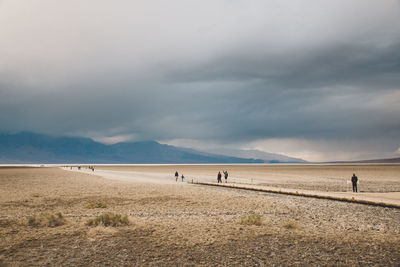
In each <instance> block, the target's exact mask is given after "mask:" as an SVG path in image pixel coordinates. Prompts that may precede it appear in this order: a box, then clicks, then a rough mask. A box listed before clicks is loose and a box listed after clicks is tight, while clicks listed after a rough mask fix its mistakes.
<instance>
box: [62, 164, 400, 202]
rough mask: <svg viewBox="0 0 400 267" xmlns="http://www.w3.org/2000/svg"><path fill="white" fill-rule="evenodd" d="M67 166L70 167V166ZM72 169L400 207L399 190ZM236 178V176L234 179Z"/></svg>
mask: <svg viewBox="0 0 400 267" xmlns="http://www.w3.org/2000/svg"><path fill="white" fill-rule="evenodd" d="M67 170H68V168H67ZM72 171H77V172H80V173H88V174H95V175H97V176H101V177H103V178H107V179H113V180H119V181H129V182H135V183H154V184H178V185H188V183H189V184H190V183H192V182H194V183H201V184H204V185H206V184H210V185H215V186H217V185H221V186H227V187H232V188H233V187H241V188H243V189H246V188H247V189H259V190H265V192H282V193H287V194H293V195H306V196H317V197H326V198H331V199H337V200H348V201H354V202H359V203H361V204H367V203H369V202H370V203H383V204H387V205H388V206H389V205H391V206H398V207H399V208H400V192H388V193H369V192H360V193H353V192H326V191H318V190H305V189H291V188H284V187H274V186H263V185H260V184H257V183H258V181H256V182H253V184H250V183H251V179H246V178H242V179H237V178H236V179H234V181H235V183H222V184H217V183H214V182H213V181H214V180H215V179H213V177H211V176H206V175H202V176H189V177H185V180H184V182H183V183H182V180H181V178H179V179H178V182H176V181H175V178H174V177H171V176H170V175H168V173H159V172H148V171H146V172H145V171H132V170H102V169H100V170H96V171H92V170H90V169H81V170H77V169H76V168H74V169H73V170H72ZM231 180H233V179H231Z"/></svg>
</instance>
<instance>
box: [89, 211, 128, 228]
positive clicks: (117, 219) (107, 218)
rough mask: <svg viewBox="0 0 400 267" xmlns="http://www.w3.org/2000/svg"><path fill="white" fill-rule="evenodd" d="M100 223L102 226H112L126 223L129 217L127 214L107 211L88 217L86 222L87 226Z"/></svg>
mask: <svg viewBox="0 0 400 267" xmlns="http://www.w3.org/2000/svg"><path fill="white" fill-rule="evenodd" d="M100 224H101V225H104V226H114V227H116V226H120V225H128V224H129V219H128V215H121V214H115V213H112V212H109V213H104V214H102V215H100V216H97V217H96V218H94V219H89V220H88V222H87V225H89V226H97V225H100Z"/></svg>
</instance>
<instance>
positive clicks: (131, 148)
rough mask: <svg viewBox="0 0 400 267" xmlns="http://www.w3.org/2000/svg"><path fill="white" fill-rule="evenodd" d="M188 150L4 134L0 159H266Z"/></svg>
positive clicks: (137, 143)
mask: <svg viewBox="0 0 400 267" xmlns="http://www.w3.org/2000/svg"><path fill="white" fill-rule="evenodd" d="M262 162H263V161H262V160H255V159H246V158H240V157H228V156H220V155H212V154H204V153H201V152H196V151H188V150H186V149H181V148H178V147H174V146H169V145H163V144H159V143H157V142H155V141H147V142H125V143H118V144H114V145H105V144H102V143H99V142H95V141H93V140H92V139H89V138H81V137H57V136H48V135H44V134H36V133H29V132H23V133H18V134H0V163H3V164H4V163H6V164H7V163H262Z"/></svg>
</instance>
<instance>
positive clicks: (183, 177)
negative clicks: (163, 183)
mask: <svg viewBox="0 0 400 267" xmlns="http://www.w3.org/2000/svg"><path fill="white" fill-rule="evenodd" d="M181 178H182V182H183V179H185V176H183V174H182V177H181Z"/></svg>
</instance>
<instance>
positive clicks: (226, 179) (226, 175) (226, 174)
mask: <svg viewBox="0 0 400 267" xmlns="http://www.w3.org/2000/svg"><path fill="white" fill-rule="evenodd" d="M224 177H225V183H227V182H228V171H224Z"/></svg>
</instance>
